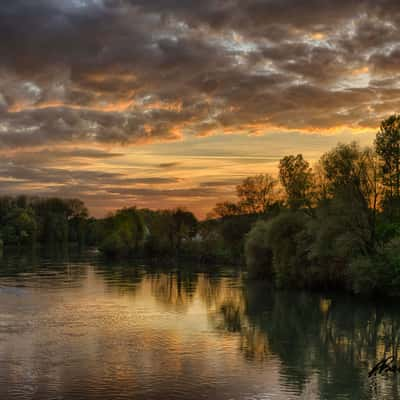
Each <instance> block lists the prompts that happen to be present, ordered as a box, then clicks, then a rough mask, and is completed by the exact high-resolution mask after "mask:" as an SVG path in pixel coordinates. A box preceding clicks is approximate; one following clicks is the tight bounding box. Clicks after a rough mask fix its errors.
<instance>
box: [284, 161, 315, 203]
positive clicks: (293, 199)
mask: <svg viewBox="0 0 400 400" xmlns="http://www.w3.org/2000/svg"><path fill="white" fill-rule="evenodd" d="M279 179H280V182H281V184H282V186H283V188H284V190H285V192H286V197H287V203H288V205H289V207H290V208H292V209H298V208H303V207H310V206H311V195H310V191H311V189H312V186H313V174H312V171H311V168H310V165H309V163H308V162H307V161H306V160H304V158H303V156H302V155H301V154H297V156H294V155H290V156H285V157H283V158H282V159H281V160H280V162H279Z"/></svg>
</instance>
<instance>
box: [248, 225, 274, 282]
mask: <svg viewBox="0 0 400 400" xmlns="http://www.w3.org/2000/svg"><path fill="white" fill-rule="evenodd" d="M269 230H270V224H269V223H268V222H265V221H259V222H257V223H256V224H255V226H254V227H253V229H252V230H251V231H250V232H249V233H248V234H247V236H246V243H245V258H246V265H247V267H248V271H249V276H250V277H252V278H267V277H272V275H273V265H272V250H271V247H270V244H269Z"/></svg>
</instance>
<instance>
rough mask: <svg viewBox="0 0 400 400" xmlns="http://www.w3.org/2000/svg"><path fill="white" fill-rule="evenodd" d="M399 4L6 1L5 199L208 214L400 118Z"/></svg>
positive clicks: (1, 57) (1, 56)
mask: <svg viewBox="0 0 400 400" xmlns="http://www.w3.org/2000/svg"><path fill="white" fill-rule="evenodd" d="M398 27H400V5H399V3H398V0H382V1H379V0H368V1H363V0H304V1H302V0H246V1H243V0H202V1H198V0H35V1H32V0H1V2H0V37H1V46H0V114H1V115H0V195H17V194H22V193H23V194H28V195H35V196H36V195H40V196H61V197H78V198H81V199H82V200H84V201H85V203H86V204H87V206H88V208H89V210H90V212H91V213H92V215H95V216H103V215H106V214H107V213H109V212H112V211H113V210H115V209H117V208H121V207H125V206H134V205H136V206H137V207H150V208H172V207H177V206H185V207H187V208H188V209H190V210H192V211H194V212H195V213H196V214H197V215H198V216H199V217H203V216H204V215H206V213H207V212H208V211H210V210H211V209H212V207H213V205H214V204H215V203H216V202H220V201H223V200H232V199H233V198H234V195H235V186H236V185H237V184H238V183H239V182H240V181H241V180H243V179H244V178H245V177H246V176H250V175H255V174H258V173H265V172H268V173H272V174H276V171H277V165H278V162H279V159H280V158H282V157H283V156H284V155H288V154H297V153H302V154H303V155H304V157H305V158H306V159H308V160H309V161H310V162H311V163H313V162H315V161H316V160H317V159H318V158H319V157H320V155H321V154H322V153H323V152H325V151H327V150H329V149H330V148H331V147H333V146H334V145H335V144H336V143H338V142H350V141H352V140H357V141H359V142H360V143H361V144H362V145H368V144H372V142H373V138H374V136H375V134H376V132H377V130H378V127H379V123H380V121H381V120H382V119H383V118H385V117H387V116H388V115H390V114H392V113H395V112H398V111H399V104H400V81H399V76H400V30H399V28H398Z"/></svg>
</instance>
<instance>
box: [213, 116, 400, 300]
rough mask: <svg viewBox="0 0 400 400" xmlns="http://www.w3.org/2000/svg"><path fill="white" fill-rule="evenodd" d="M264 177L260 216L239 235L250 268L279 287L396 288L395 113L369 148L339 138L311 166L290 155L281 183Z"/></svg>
mask: <svg viewBox="0 0 400 400" xmlns="http://www.w3.org/2000/svg"><path fill="white" fill-rule="evenodd" d="M252 180H253V181H255V180H256V178H252ZM270 181H272V182H274V183H273V184H271V183H270ZM257 182H261V178H260V177H258V178H257ZM262 182H263V183H262V184H261V186H260V189H259V190H260V192H262V193H263V198H264V200H263V201H264V205H263V213H264V216H263V218H260V220H259V221H258V222H257V223H256V224H255V225H254V226H253V227H252V229H251V230H250V231H249V233H248V234H247V235H246V236H245V257H246V262H247V265H248V268H249V272H250V274H251V275H253V276H255V277H268V278H269V279H271V280H273V281H274V282H275V283H276V284H277V285H278V286H281V287H287V286H297V287H299V286H300V287H315V286H317V287H342V288H346V289H348V290H351V291H354V292H357V293H385V294H399V293H400V116H397V115H393V116H391V117H389V118H388V119H386V120H384V121H383V122H382V123H381V126H380V129H379V132H378V133H377V135H376V139H375V142H374V144H373V146H372V147H366V148H361V147H360V146H359V145H358V144H357V143H356V142H353V143H350V144H338V145H337V146H336V147H335V148H333V149H332V150H330V151H328V152H327V153H325V154H323V155H322V157H321V158H320V160H319V161H318V162H317V163H316V165H315V166H313V168H311V167H310V164H309V163H308V162H307V161H306V160H304V158H303V156H302V155H301V154H298V155H289V156H286V157H284V158H283V159H282V160H281V161H280V163H279V182H278V181H273V179H272V178H271V177H270V176H266V177H264V179H263V181H262ZM264 182H268V187H267V186H266V185H265V183H264ZM278 183H279V185H280V189H281V190H280V191H279V190H278ZM262 186H263V187H262ZM261 187H262V188H261ZM266 190H267V192H268V193H269V194H268V195H267V196H266V195H265V191H266ZM238 195H239V196H240V193H239V191H238ZM236 206H237V207H238V208H241V201H239V202H238V204H236ZM260 206H261V204H260V205H259V207H260ZM228 207H229V208H231V206H230V205H229V204H223V205H218V206H217V209H216V211H217V212H219V211H220V210H221V209H222V210H224V211H225V210H226V209H227V208H228ZM274 209H275V210H274ZM276 209H279V211H278V212H276Z"/></svg>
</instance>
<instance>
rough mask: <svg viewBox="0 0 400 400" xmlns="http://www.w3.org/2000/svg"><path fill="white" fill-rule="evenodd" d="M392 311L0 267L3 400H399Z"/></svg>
mask: <svg viewBox="0 0 400 400" xmlns="http://www.w3.org/2000/svg"><path fill="white" fill-rule="evenodd" d="M399 338H400V309H399V307H398V306H397V301H393V302H385V303H384V302H378V303H377V302H372V301H367V300H362V299H358V298H355V297H351V296H347V295H344V294H328V293H325V294H320V293H305V292H285V291H276V290H273V289H272V288H271V287H270V286H269V285H268V284H266V283H261V282H258V283H257V282H248V281H247V280H246V279H245V272H242V271H239V270H238V269H237V268H228V267H217V266H212V267H211V266H210V267H208V268H199V267H193V266H187V267H182V266H181V267H180V268H177V267H171V266H168V265H162V264H157V265H156V266H154V265H151V266H145V265H140V263H138V262H125V263H110V262H104V261H101V260H100V259H99V258H98V257H97V256H96V255H93V254H92V255H89V254H87V255H85V256H63V257H54V256H51V257H49V256H47V257H37V256H36V257H33V256H23V255H13V256H9V257H6V256H5V257H3V259H2V260H0V399H2V400H3V399H16V400H17V399H21V400H22V399H38V400H47V399H66V400H76V399H82V400H83V399H96V400H97V399H110V400H111V399H112V400H117V399H146V400H149V399H162V400H167V399H177V400H179V399H201V398H204V399H221V400H222V399H224V400H225V399H226V400H228V399H279V400H280V399H282V400H287V399H312V400H313V399H315V400H317V399H318V400H319V399H397V398H400V397H399V394H398V391H399V379H398V376H397V375H395V374H387V375H378V376H375V377H372V378H368V371H369V370H370V369H371V368H372V367H373V366H374V364H375V363H376V362H378V361H379V360H380V359H381V358H382V357H383V356H384V355H385V354H386V355H391V354H395V355H396V354H397V353H396V352H397V349H398V346H399Z"/></svg>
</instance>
